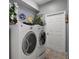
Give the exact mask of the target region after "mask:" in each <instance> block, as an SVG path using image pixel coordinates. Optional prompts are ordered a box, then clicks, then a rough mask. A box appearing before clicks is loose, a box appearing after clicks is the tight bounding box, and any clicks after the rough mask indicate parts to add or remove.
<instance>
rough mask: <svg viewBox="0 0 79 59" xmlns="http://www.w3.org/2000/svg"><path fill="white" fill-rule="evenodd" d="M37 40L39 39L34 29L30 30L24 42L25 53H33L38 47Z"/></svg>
mask: <svg viewBox="0 0 79 59" xmlns="http://www.w3.org/2000/svg"><path fill="white" fill-rule="evenodd" d="M36 42H37V40H36V36H35V34H34V33H33V32H32V31H31V32H28V33H27V34H26V35H25V37H24V39H23V42H22V50H23V52H24V54H26V55H29V54H31V53H32V52H33V51H34V50H35V48H36Z"/></svg>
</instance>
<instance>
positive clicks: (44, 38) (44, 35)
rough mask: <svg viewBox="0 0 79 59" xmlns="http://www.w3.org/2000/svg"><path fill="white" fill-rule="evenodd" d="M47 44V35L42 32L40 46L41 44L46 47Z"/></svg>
mask: <svg viewBox="0 0 79 59" xmlns="http://www.w3.org/2000/svg"><path fill="white" fill-rule="evenodd" d="M45 42H46V33H45V32H41V34H40V40H39V44H40V45H44V44H45Z"/></svg>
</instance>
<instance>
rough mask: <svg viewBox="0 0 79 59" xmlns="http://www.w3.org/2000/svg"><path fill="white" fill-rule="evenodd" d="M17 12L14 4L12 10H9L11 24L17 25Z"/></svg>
mask: <svg viewBox="0 0 79 59" xmlns="http://www.w3.org/2000/svg"><path fill="white" fill-rule="evenodd" d="M16 15H17V14H16V12H15V4H13V5H12V6H11V7H10V8H9V22H10V23H13V24H16V23H17V19H16Z"/></svg>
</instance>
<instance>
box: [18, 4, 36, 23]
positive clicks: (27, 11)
mask: <svg viewBox="0 0 79 59" xmlns="http://www.w3.org/2000/svg"><path fill="white" fill-rule="evenodd" d="M21 13H24V14H25V15H26V19H25V20H21V19H20V18H19V15H20V14H21ZM35 14H36V12H34V11H33V10H31V9H29V8H28V7H26V6H24V5H19V9H18V19H19V20H20V21H21V22H24V21H27V17H28V16H32V17H34V15H35Z"/></svg>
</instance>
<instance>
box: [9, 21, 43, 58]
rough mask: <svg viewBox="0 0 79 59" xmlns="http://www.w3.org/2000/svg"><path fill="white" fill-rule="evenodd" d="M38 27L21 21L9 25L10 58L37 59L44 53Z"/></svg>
mask: <svg viewBox="0 0 79 59" xmlns="http://www.w3.org/2000/svg"><path fill="white" fill-rule="evenodd" d="M38 29H39V28H37V26H35V27H34V25H26V24H23V23H21V22H18V23H17V24H15V25H10V36H11V37H10V56H11V57H10V59H37V58H38V57H39V56H41V55H42V54H43V53H44V48H43V47H44V45H42V43H43V42H41V40H40V39H41V38H40V37H39V36H40V35H39V34H40V32H41V30H39V31H37V30H38Z"/></svg>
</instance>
